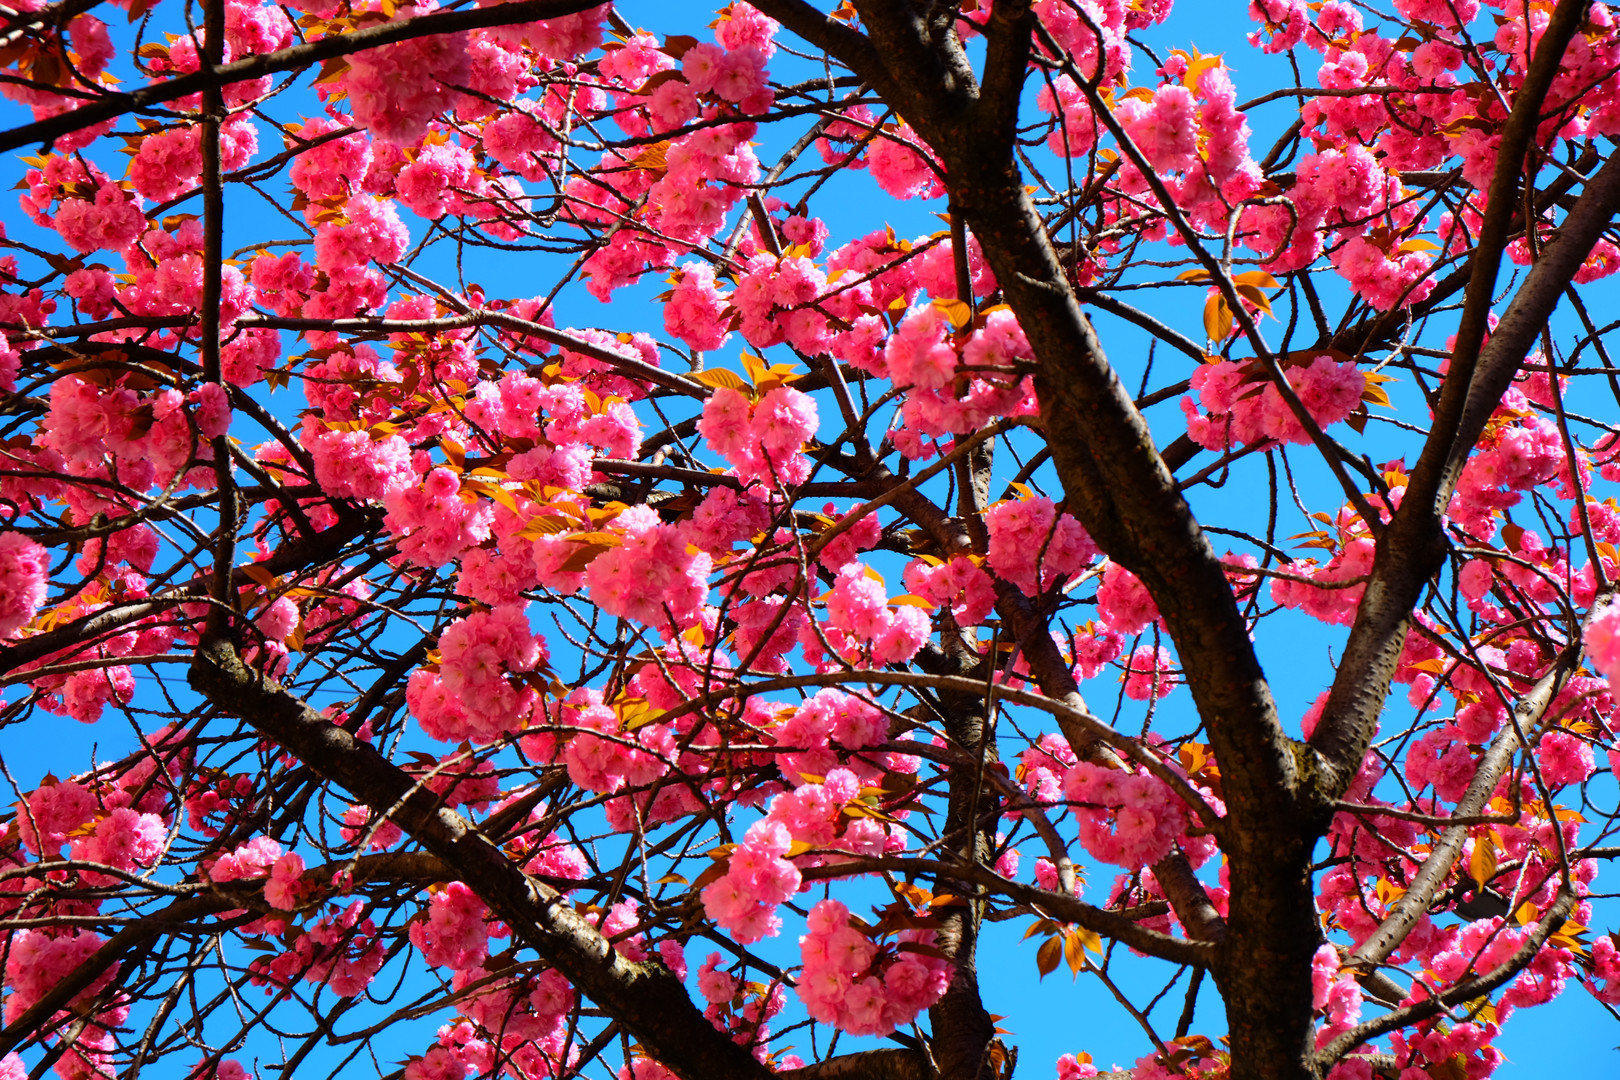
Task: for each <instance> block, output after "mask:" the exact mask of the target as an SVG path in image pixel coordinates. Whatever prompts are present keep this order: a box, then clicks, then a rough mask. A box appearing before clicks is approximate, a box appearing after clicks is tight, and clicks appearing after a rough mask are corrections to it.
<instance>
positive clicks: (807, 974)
mask: <svg viewBox="0 0 1620 1080" xmlns="http://www.w3.org/2000/svg"><path fill="white" fill-rule="evenodd" d="M806 927H807V929H808V931H809V932H808V933H806V934H805V935H804V936H803V937H801V938H800V939H799V949H800V954H801V956H802V957H803V959H804V971H803V973H802V974H801V975H800V977H799V998H800V1000H801V1001H803V1002H804V1007H805V1009H806V1011H808V1012H809V1013H810V1015H811V1016H812V1017H814V1018H815V1019H817V1020H819V1021H821V1022H822V1023H824V1024H831V1025H833V1026H834V1027H836V1028H838V1029H839V1030H840V1031H847V1032H848V1033H849V1034H851V1035H887V1034H889V1032H891V1031H893V1030H894V1029H895V1028H897V1027H900V1026H902V1025H904V1024H909V1023H910V1022H911V1021H912V1020H913V1019H914V1018H915V1017H916V1015H917V1014H918V1013H920V1012H921V1011H922V1010H924V1009H926V1008H928V1007H929V1006H930V1005H932V1004H933V1003H934V1002H936V1001H938V1000H939V999H940V997H941V996H943V995H944V993H945V987H946V986H947V985H948V984H949V982H950V972H951V966H950V964H949V963H948V962H946V961H944V960H942V959H940V958H938V957H937V956H935V955H932V951H931V946H932V945H933V943H934V932H933V931H932V930H902V931H901V932H900V934H899V938H898V942H897V944H895V945H893V946H888V947H884V946H880V945H879V944H878V943H877V942H876V941H874V940H873V939H872V938H871V937H870V936H869V935H868V934H867V933H866V930H865V928H864V927H863V926H857V925H855V922H854V920H853V918H852V917H851V915H850V912H849V909H848V908H847V907H845V906H844V905H843V904H841V903H839V902H838V901H837V900H822V901H820V902H819V903H817V904H816V906H815V907H813V908H811V909H810V916H809V918H808V920H806Z"/></svg>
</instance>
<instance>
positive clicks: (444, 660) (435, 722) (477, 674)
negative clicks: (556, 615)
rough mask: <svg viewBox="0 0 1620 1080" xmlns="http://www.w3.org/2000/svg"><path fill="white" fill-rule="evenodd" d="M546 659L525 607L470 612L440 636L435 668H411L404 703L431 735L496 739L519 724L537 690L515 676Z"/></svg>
mask: <svg viewBox="0 0 1620 1080" xmlns="http://www.w3.org/2000/svg"><path fill="white" fill-rule="evenodd" d="M548 659H549V655H548V653H547V651H546V644H545V641H544V640H543V639H542V638H540V637H539V636H538V635H537V634H535V633H533V632H532V631H531V630H530V629H529V619H528V616H527V614H526V605H524V604H502V605H500V606H499V607H496V608H494V609H493V610H490V611H480V612H475V613H473V614H471V615H468V616H467V617H465V618H463V619H458V620H456V621H455V622H453V623H451V624H450V625H449V627H447V628H446V629H445V631H444V633H443V634H441V635H440V637H439V670H438V671H437V672H433V671H429V670H427V669H426V668H423V669H419V670H418V671H416V672H414V673H413V674H412V675H411V678H410V682H409V683H408V684H407V686H406V695H405V696H406V702H407V704H408V705H409V706H410V710H411V715H413V716H415V717H416V719H417V722H418V723H420V724H421V725H422V730H423V732H424V733H426V734H427V735H428V736H429V737H430V738H435V739H443V740H446V741H454V740H457V739H469V738H470V739H478V740H480V741H486V740H490V739H495V738H498V737H499V736H501V735H503V734H505V733H507V732H510V731H515V730H517V729H518V728H519V727H521V726H522V725H523V722H524V720H525V719H526V718H527V716H528V715H529V713H530V711H531V710H532V709H533V708H534V703H535V701H536V700H537V694H536V692H535V690H534V688H532V687H530V686H527V685H523V684H522V683H520V682H519V680H520V679H521V677H522V676H523V675H524V674H526V673H528V672H533V671H536V670H538V669H539V668H542V667H543V666H544V665H545V664H546V662H547V661H548Z"/></svg>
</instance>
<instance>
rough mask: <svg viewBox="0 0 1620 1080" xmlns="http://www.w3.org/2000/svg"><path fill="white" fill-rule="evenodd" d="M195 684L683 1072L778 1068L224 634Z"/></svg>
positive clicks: (744, 1073)
mask: <svg viewBox="0 0 1620 1080" xmlns="http://www.w3.org/2000/svg"><path fill="white" fill-rule="evenodd" d="M191 682H192V686H193V688H194V689H196V690H197V691H198V692H199V693H201V694H203V695H204V696H205V697H207V698H208V699H209V700H211V701H212V702H214V704H215V705H216V706H218V707H220V708H223V709H227V710H230V711H231V712H233V713H235V714H236V715H239V716H240V717H241V718H242V719H244V720H246V721H247V722H248V723H250V724H252V725H253V726H254V727H255V728H257V729H258V730H259V731H261V732H263V733H264V734H265V735H266V736H268V737H269V738H271V739H274V740H275V741H276V742H278V743H280V744H281V745H282V746H283V747H284V748H285V749H287V750H288V751H289V752H291V753H292V754H294V755H295V756H297V757H298V758H299V759H300V760H301V761H303V762H304V763H305V765H306V766H308V767H309V768H310V769H311V770H312V771H314V772H315V773H316V774H317V775H319V776H321V777H322V778H323V779H325V780H328V781H330V782H332V783H335V784H338V785H340V786H342V787H343V788H345V789H346V790H348V791H349V792H350V793H352V794H353V795H354V796H355V797H356V798H357V799H359V800H360V801H361V802H363V803H365V804H366V805H367V806H369V807H371V808H372V810H374V811H377V812H383V811H388V810H390V809H391V808H393V812H392V820H393V821H394V822H395V823H396V824H398V825H399V826H400V827H401V828H403V829H405V830H406V831H407V832H408V833H410V834H411V836H412V837H414V838H415V839H416V841H417V842H418V843H420V844H421V845H422V846H423V847H424V848H426V849H427V850H428V851H429V852H430V853H432V854H433V855H436V856H437V857H438V858H440V859H442V860H444V862H445V865H446V866H447V867H448V868H449V869H450V870H451V871H452V872H453V873H454V874H455V875H456V877H457V878H458V879H459V880H461V881H463V882H465V883H466V884H467V886H468V887H469V888H471V889H472V890H473V891H474V892H475V893H477V894H478V896H479V897H480V898H481V899H482V900H483V901H484V902H485V903H486V904H488V905H489V906H490V909H491V910H492V911H493V912H495V914H496V915H497V916H499V917H500V919H501V920H502V921H503V922H505V923H506V924H507V925H508V926H509V927H511V929H512V933H513V935H514V936H515V937H516V938H517V939H518V940H520V941H522V942H523V943H524V944H525V945H527V946H528V947H529V948H532V949H534V950H535V952H537V953H538V954H539V955H540V957H541V958H542V959H543V960H545V961H547V962H548V963H550V964H552V965H553V966H555V967H556V968H557V970H558V971H560V972H562V974H563V975H565V976H566V977H567V978H568V980H569V981H570V982H572V983H573V984H574V985H575V986H576V987H577V988H578V989H579V991H580V992H581V993H582V994H584V995H585V996H587V997H588V998H590V999H591V1000H593V1001H595V1002H596V1003H597V1004H599V1005H600V1006H601V1007H602V1008H604V1009H607V1010H608V1011H609V1012H610V1013H611V1014H612V1015H613V1017H614V1018H615V1019H616V1020H618V1021H619V1023H621V1024H622V1025H623V1026H624V1028H625V1029H626V1030H627V1031H630V1032H632V1033H633V1034H634V1035H635V1037H636V1038H637V1039H638V1040H639V1041H640V1042H641V1043H642V1044H643V1045H644V1046H645V1047H646V1048H647V1051H648V1052H649V1053H650V1054H652V1055H653V1056H654V1057H655V1058H656V1059H657V1060H658V1061H660V1062H662V1063H663V1064H664V1065H665V1066H667V1067H668V1068H669V1069H671V1070H672V1071H673V1072H675V1073H676V1075H678V1076H680V1077H682V1078H683V1080H726V1078H733V1077H736V1078H749V1080H759V1078H762V1077H764V1076H766V1075H768V1073H767V1072H766V1070H765V1068H764V1066H762V1065H760V1064H759V1062H757V1061H755V1060H754V1058H753V1056H752V1055H751V1054H749V1052H748V1051H747V1049H746V1048H744V1047H742V1046H739V1045H738V1044H736V1043H734V1042H732V1041H731V1040H730V1038H728V1037H727V1036H726V1035H724V1034H722V1033H720V1032H718V1031H716V1030H715V1029H714V1027H713V1026H712V1025H711V1024H709V1022H708V1021H707V1020H705V1019H704V1018H703V1014H702V1013H700V1012H699V1011H698V1010H697V1009H696V1008H695V1007H694V1006H693V1004H692V1000H691V997H690V996H689V995H688V994H687V992H686V989H685V987H683V986H682V985H681V984H680V982H679V980H677V979H676V978H675V977H674V976H673V975H671V974H670V973H669V971H668V970H667V969H666V968H665V967H664V966H663V965H662V964H656V963H639V964H638V963H633V962H631V961H629V960H626V959H625V958H624V957H623V956H621V955H620V954H619V953H618V952H617V951H616V950H615V949H614V948H613V947H612V946H611V945H609V944H608V942H607V940H606V939H605V938H604V937H603V936H602V935H601V934H600V933H598V932H597V930H596V927H594V926H592V925H591V924H590V923H589V922H587V921H586V920H585V918H584V917H583V916H582V915H580V914H579V913H578V912H576V911H575V910H574V908H573V906H572V905H571V904H569V903H568V901H567V899H566V898H564V897H563V896H562V894H561V893H558V892H557V891H556V890H555V889H552V888H550V887H548V886H547V885H545V884H543V883H542V882H540V881H538V880H536V879H534V878H532V877H530V876H529V875H528V874H526V873H524V871H523V869H522V867H521V866H518V865H517V864H515V863H513V862H512V861H511V860H509V859H508V858H507V856H506V854H505V853H504V852H503V851H502V850H501V849H500V848H499V847H497V846H496V845H495V844H494V843H492V842H491V841H490V840H489V839H487V838H486V837H484V836H483V835H482V834H481V833H480V832H479V831H478V830H477V829H475V828H473V826H472V825H471V824H470V823H469V822H468V821H467V820H466V819H465V818H463V817H462V816H461V815H460V814H457V813H456V812H455V811H453V810H450V809H447V808H445V807H444V806H443V805H442V804H441V803H440V801H439V799H438V797H437V796H435V795H434V794H433V793H432V792H430V791H428V790H427V789H425V788H423V787H420V786H418V785H417V784H416V782H415V781H414V780H413V779H412V777H411V776H410V775H409V774H407V773H406V772H404V771H403V770H402V769H400V768H399V767H398V766H396V765H394V764H393V763H392V762H390V761H389V760H388V759H387V758H385V757H383V756H382V755H381V754H380V753H378V751H377V750H376V749H374V748H373V747H372V746H371V745H370V744H368V743H365V742H361V741H360V740H358V739H356V738H354V737H353V736H352V735H350V734H349V733H348V732H347V731H345V730H344V729H342V728H341V727H338V726H337V725H336V724H333V723H331V722H330V721H328V720H326V719H324V718H323V717H322V716H321V715H320V714H319V713H317V712H316V711H315V710H314V709H311V708H310V707H309V706H308V705H306V704H304V703H303V702H302V701H300V700H298V699H297V698H296V697H294V696H293V695H292V694H290V693H288V692H287V691H286V690H284V689H282V688H281V686H279V685H278V684H276V683H275V682H273V681H270V680H267V679H265V678H264V677H263V676H261V675H260V674H259V673H257V672H255V671H252V670H250V669H249V668H247V667H246V666H245V665H243V663H242V662H241V660H240V659H238V658H237V655H236V651H235V650H234V649H233V648H232V647H231V646H230V645H228V644H226V643H224V642H220V641H210V642H205V643H204V644H202V645H201V646H200V647H199V648H198V652H197V659H196V663H195V664H194V666H193V667H192V670H191Z"/></svg>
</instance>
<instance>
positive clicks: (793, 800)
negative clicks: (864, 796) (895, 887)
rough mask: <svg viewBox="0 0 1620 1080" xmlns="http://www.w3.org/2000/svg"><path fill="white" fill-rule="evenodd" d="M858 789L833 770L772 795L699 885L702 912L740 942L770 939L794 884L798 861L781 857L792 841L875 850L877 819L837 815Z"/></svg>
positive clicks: (852, 778) (880, 837)
mask: <svg viewBox="0 0 1620 1080" xmlns="http://www.w3.org/2000/svg"><path fill="white" fill-rule="evenodd" d="M852 737H857V738H859V737H862V736H852ZM860 793H861V781H860V780H859V779H858V778H857V776H856V774H855V773H854V772H852V771H851V770H850V769H847V768H836V769H832V770H830V771H829V772H828V773H827V775H826V778H825V779H824V780H822V781H821V782H820V783H805V784H801V785H800V786H799V787H798V788H796V789H795V790H793V791H790V792H786V793H784V794H781V795H778V796H776V798H775V799H773V800H772V801H771V808H770V812H769V813H768V814H767V815H766V816H765V817H764V818H763V819H761V820H760V821H757V822H755V823H754V824H753V825H751V826H749V829H748V832H747V833H746V834H745V835H744V838H743V842H742V843H741V844H739V845H738V846H737V847H736V848H735V849H733V850H732V851H731V853H730V855H729V856H728V858H727V862H726V870H725V873H724V874H722V875H721V876H720V878H718V879H717V880H715V881H714V882H712V883H710V884H709V885H707V886H706V887H705V888H704V889H703V893H702V896H703V906H704V909H705V910H706V911H707V912H708V914H709V917H710V918H712V919H714V920H715V921H716V922H717V923H718V924H719V925H720V926H722V927H724V928H725V929H726V930H727V931H729V932H730V933H731V934H733V935H734V936H735V937H736V938H737V940H738V941H740V942H743V943H744V944H749V943H752V942H756V941H759V940H761V939H762V938H767V937H775V936H776V935H777V934H778V933H779V932H780V931H781V929H782V920H781V918H780V917H779V916H778V915H777V914H776V909H777V906H778V905H780V904H782V903H784V902H785V901H786V900H787V899H788V898H790V897H791V896H793V894H794V893H796V892H797V891H798V890H799V888H800V884H801V879H800V874H799V870H798V867H796V866H795V865H794V864H793V863H792V862H791V861H789V857H790V856H791V854H792V852H793V851H794V849H795V847H796V846H798V845H803V847H802V848H801V850H804V849H809V848H821V847H837V848H842V849H845V850H854V851H858V852H861V853H863V854H864V853H877V852H881V851H882V850H883V848H884V843H885V834H884V830H883V827H882V826H881V825H880V824H879V823H878V822H876V821H874V820H873V819H872V818H870V817H859V818H855V819H853V820H847V821H845V820H842V819H841V818H840V811H841V810H842V809H843V808H844V806H846V805H847V804H849V803H850V802H851V801H853V800H854V799H855V798H856V797H857V796H858V795H860ZM841 825H842V826H843V828H842V829H840V826H841Z"/></svg>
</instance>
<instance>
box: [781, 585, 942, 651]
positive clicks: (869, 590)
mask: <svg viewBox="0 0 1620 1080" xmlns="http://www.w3.org/2000/svg"><path fill="white" fill-rule="evenodd" d="M875 573H876V572H875V571H873V570H870V569H869V568H868V567H867V566H866V565H865V564H863V563H859V562H852V563H847V564H845V565H844V567H843V569H841V570H839V571H838V578H837V583H836V584H835V585H834V586H833V588H832V591H831V592H829V593H828V594H827V595H826V597H825V599H826V602H827V624H826V625H827V627H828V629H829V630H831V631H837V632H838V634H840V635H842V639H843V641H844V642H845V643H846V649H845V651H846V653H847V652H848V651H850V650H849V646H857V647H860V648H864V649H865V650H866V651H867V652H868V655H870V657H871V660H872V663H873V664H893V663H902V662H904V661H906V660H910V659H911V658H912V657H913V656H915V655H917V650H918V649H920V648H922V647H923V644H924V643H925V642H926V641H927V640H928V636H929V634H930V633H931V632H932V627H931V625H930V624H929V619H928V614H927V612H925V611H923V610H922V609H921V608H917V607H912V606H909V605H903V606H900V607H891V606H890V605H889V593H888V590H887V589H886V588H885V587H884V585H883V582H882V580H881V579H880V578H877V577H875V576H873V575H874V574H875ZM833 636H835V635H831V634H829V639H831V638H832V637H833ZM807 645H808V643H807Z"/></svg>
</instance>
